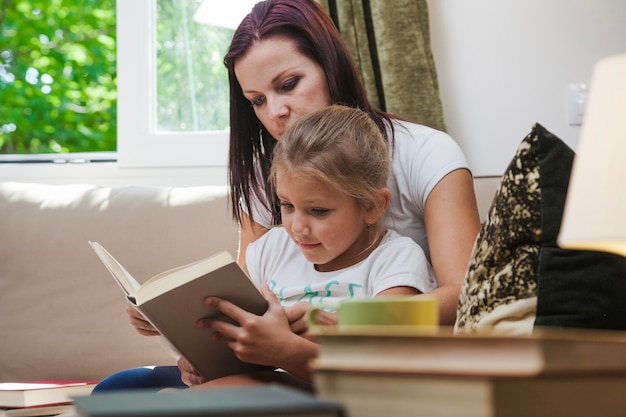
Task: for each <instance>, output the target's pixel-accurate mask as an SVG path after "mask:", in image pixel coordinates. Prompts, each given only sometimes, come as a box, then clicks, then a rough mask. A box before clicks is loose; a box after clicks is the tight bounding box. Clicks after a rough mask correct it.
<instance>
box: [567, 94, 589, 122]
mask: <svg viewBox="0 0 626 417" xmlns="http://www.w3.org/2000/svg"><path fill="white" fill-rule="evenodd" d="M587 90H588V88H587V84H584V83H571V84H570V85H569V86H568V92H567V107H568V115H569V124H570V126H579V125H581V124H582V123H583V116H584V115H585V105H586V104H587Z"/></svg>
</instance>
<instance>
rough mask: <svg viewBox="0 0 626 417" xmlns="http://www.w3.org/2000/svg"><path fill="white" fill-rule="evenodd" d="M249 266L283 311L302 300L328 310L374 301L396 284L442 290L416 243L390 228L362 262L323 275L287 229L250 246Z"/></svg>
mask: <svg viewBox="0 0 626 417" xmlns="http://www.w3.org/2000/svg"><path fill="white" fill-rule="evenodd" d="M246 265H247V267H248V272H249V274H250V278H251V279H252V281H253V282H254V283H255V284H256V285H257V286H260V285H261V284H263V283H267V284H268V285H269V287H270V289H271V290H272V291H273V292H274V293H275V294H276V295H277V296H278V298H279V300H280V302H281V304H282V305H283V306H284V307H287V306H289V305H292V304H294V303H297V302H300V301H306V302H309V303H311V304H313V305H319V306H324V307H328V306H329V305H330V306H333V305H336V304H337V303H338V302H339V301H341V300H344V299H346V298H371V297H374V296H376V295H377V294H378V293H380V292H381V291H384V290H386V289H389V288H392V287H397V286H408V287H412V288H416V289H418V290H419V291H421V292H424V293H425V292H428V291H431V290H433V289H435V288H436V287H437V281H436V279H435V274H434V272H433V269H432V267H431V265H430V263H429V262H428V261H427V260H426V257H425V256H424V252H423V251H422V249H421V248H420V247H419V245H417V244H416V243H415V242H414V241H413V240H412V239H410V238H407V237H404V236H400V235H399V234H398V233H396V232H394V231H392V230H389V231H387V233H386V234H385V237H384V238H383V240H382V241H381V243H380V244H379V245H378V247H377V248H376V249H374V250H373V251H372V253H371V254H370V255H369V256H368V257H367V258H366V259H364V260H362V261H361V262H359V263H357V264H355V265H352V266H350V267H348V268H344V269H341V270H338V271H332V272H319V271H317V270H316V269H315V265H314V264H312V263H311V262H309V261H308V260H307V259H306V258H305V256H304V254H303V253H302V251H301V250H300V248H299V247H298V246H297V245H296V244H295V243H294V242H293V241H292V240H291V238H290V237H289V235H288V234H287V232H286V231H285V229H284V228H283V227H282V226H277V227H274V228H272V229H270V230H269V231H268V232H267V233H265V234H264V235H263V236H261V237H260V238H259V239H257V240H256V241H254V242H252V243H251V244H249V245H248V248H247V251H246Z"/></svg>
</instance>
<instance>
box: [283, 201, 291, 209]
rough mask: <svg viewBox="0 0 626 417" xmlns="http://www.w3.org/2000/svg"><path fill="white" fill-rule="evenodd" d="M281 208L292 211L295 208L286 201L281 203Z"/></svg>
mask: <svg viewBox="0 0 626 417" xmlns="http://www.w3.org/2000/svg"><path fill="white" fill-rule="evenodd" d="M280 208H281V209H292V208H293V204H290V203H285V202H284V201H281V202H280Z"/></svg>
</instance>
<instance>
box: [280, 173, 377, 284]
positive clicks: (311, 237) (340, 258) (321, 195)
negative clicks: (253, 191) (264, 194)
mask: <svg viewBox="0 0 626 417" xmlns="http://www.w3.org/2000/svg"><path fill="white" fill-rule="evenodd" d="M276 192H277V194H278V198H279V199H280V205H281V209H280V210H281V214H282V220H283V226H284V227H285V230H286V231H287V233H288V234H289V236H290V237H291V239H292V240H293V241H294V242H295V243H296V244H297V245H298V246H299V247H300V250H301V251H302V253H303V254H304V256H305V257H306V258H307V259H308V260H309V261H310V262H312V263H314V264H315V265H316V269H317V270H318V271H322V272H328V271H336V270H338V269H342V268H346V267H348V266H351V265H354V264H356V263H358V262H360V261H362V260H363V259H365V258H366V257H367V255H368V254H369V252H370V251H369V250H366V249H368V248H369V246H370V245H369V243H370V242H369V233H368V229H367V225H366V219H367V217H368V213H367V212H366V211H365V210H364V209H362V208H360V207H359V206H357V204H356V201H355V200H354V199H353V198H352V197H349V196H346V195H344V194H342V193H340V192H337V191H336V190H334V189H332V188H331V187H329V186H327V185H325V184H320V183H319V182H318V181H313V180H311V179H308V178H306V177H302V176H299V175H297V174H291V173H286V172H283V171H279V172H278V173H277V176H276Z"/></svg>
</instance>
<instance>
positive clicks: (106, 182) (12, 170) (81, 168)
mask: <svg viewBox="0 0 626 417" xmlns="http://www.w3.org/2000/svg"><path fill="white" fill-rule="evenodd" d="M6 181H17V182H31V183H42V184H79V183H80V184H95V185H101V186H108V187H113V186H125V185H138V186H139V185H145V186H171V187H190V186H202V185H226V184H227V171H226V166H211V167H164V168H163V167H158V168H126V167H120V166H119V165H118V163H117V162H94V163H76V162H73V163H39V162H37V163H11V162H8V163H7V162H5V163H0V182H6Z"/></svg>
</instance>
